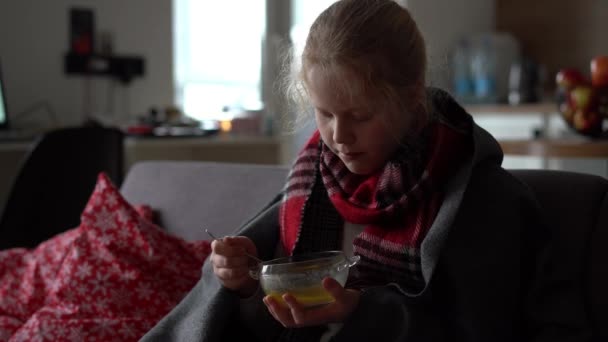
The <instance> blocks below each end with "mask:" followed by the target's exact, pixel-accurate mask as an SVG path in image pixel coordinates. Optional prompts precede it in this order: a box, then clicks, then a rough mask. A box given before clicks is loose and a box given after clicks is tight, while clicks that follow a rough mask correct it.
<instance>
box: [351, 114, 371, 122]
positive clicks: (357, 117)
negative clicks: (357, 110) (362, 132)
mask: <svg viewBox="0 0 608 342" xmlns="http://www.w3.org/2000/svg"><path fill="white" fill-rule="evenodd" d="M353 118H354V120H355V121H357V122H365V121H369V120H371V118H372V114H370V113H361V114H357V115H355V116H354V117H353Z"/></svg>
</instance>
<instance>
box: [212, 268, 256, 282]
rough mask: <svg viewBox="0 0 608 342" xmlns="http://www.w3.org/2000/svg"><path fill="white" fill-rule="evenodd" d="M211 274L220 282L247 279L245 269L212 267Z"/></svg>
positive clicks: (247, 271) (247, 275)
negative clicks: (220, 280)
mask: <svg viewBox="0 0 608 342" xmlns="http://www.w3.org/2000/svg"><path fill="white" fill-rule="evenodd" d="M213 273H215V275H216V276H217V277H218V278H220V279H222V280H236V279H239V280H240V279H243V278H245V277H249V269H247V268H223V267H214V270H213Z"/></svg>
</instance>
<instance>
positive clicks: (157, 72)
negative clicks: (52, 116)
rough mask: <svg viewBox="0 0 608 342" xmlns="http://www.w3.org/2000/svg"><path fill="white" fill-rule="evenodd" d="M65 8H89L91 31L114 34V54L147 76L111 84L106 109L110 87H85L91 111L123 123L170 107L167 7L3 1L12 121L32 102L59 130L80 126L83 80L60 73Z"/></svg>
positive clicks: (0, 41) (135, 0) (0, 35)
mask: <svg viewBox="0 0 608 342" xmlns="http://www.w3.org/2000/svg"><path fill="white" fill-rule="evenodd" d="M72 6H82V7H89V8H92V9H94V11H95V15H96V18H95V20H96V29H97V31H98V32H99V31H110V32H112V33H113V34H114V51H115V53H116V54H125V55H142V56H144V57H145V63H146V75H145V76H144V77H143V78H137V79H135V80H134V81H133V82H132V83H131V85H130V86H129V88H128V89H125V88H123V87H122V86H121V85H119V84H118V83H117V84H116V85H115V86H114V96H113V101H112V102H111V103H112V106H110V107H108V106H107V105H106V104H107V103H108V101H106V99H107V97H108V86H109V85H110V82H109V81H108V80H107V79H95V80H94V81H92V82H91V88H92V94H93V96H92V106H91V107H92V111H93V112H94V113H100V114H102V113H105V112H106V110H107V109H108V108H109V109H111V110H113V111H114V112H115V113H116V115H117V117H118V119H121V120H125V119H127V118H129V117H132V116H134V114H137V113H142V112H144V111H146V110H147V109H148V108H149V107H150V106H153V105H158V106H165V105H170V104H173V76H172V64H173V63H172V61H173V53H172V47H173V44H172V40H173V39H172V7H171V1H168V0H129V1H124V0H103V1H95V0H52V1H39V0H2V1H0V60H1V62H2V68H3V71H4V73H3V74H4V78H5V83H6V87H7V93H8V99H7V100H8V102H9V106H10V108H9V110H10V111H11V112H12V113H13V115H14V114H15V113H19V112H21V111H23V110H25V109H26V108H28V107H29V106H31V105H32V104H33V103H35V102H37V101H48V103H49V104H50V105H51V106H52V108H53V109H54V110H55V112H56V113H57V116H58V117H59V121H60V122H59V124H60V125H69V124H75V123H79V122H81V120H82V118H83V96H84V89H83V88H84V84H85V81H84V78H83V77H81V76H74V75H71V76H67V75H65V74H64V73H63V56H64V54H65V53H66V52H67V50H68V34H69V33H68V9H69V8H70V7H72ZM126 95H128V97H125V96H126ZM127 99H128V101H127ZM111 118H112V117H110V119H111ZM31 119H32V120H37V121H38V123H40V121H42V122H45V123H48V120H47V117H46V115H45V112H44V111H39V112H34V113H32V114H31ZM17 120H19V118H17ZM28 121H30V120H28Z"/></svg>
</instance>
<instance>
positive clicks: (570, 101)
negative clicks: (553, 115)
mask: <svg viewBox="0 0 608 342" xmlns="http://www.w3.org/2000/svg"><path fill="white" fill-rule="evenodd" d="M555 81H556V83H557V102H558V106H559V112H560V113H561V115H562V118H563V119H564V120H565V121H566V123H568V125H569V126H570V127H572V128H573V129H574V130H575V131H576V132H578V133H580V134H583V135H586V136H589V137H594V138H600V137H602V138H607V137H608V130H606V128H605V124H604V121H607V122H608V56H598V57H595V58H593V59H592V60H591V80H589V79H588V78H587V77H586V76H585V75H584V74H583V73H581V72H580V71H579V70H577V69H574V68H565V69H561V70H559V72H558V73H557V75H556V77H555Z"/></svg>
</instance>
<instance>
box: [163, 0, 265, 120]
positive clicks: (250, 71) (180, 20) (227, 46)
mask: <svg viewBox="0 0 608 342" xmlns="http://www.w3.org/2000/svg"><path fill="white" fill-rule="evenodd" d="M265 2H266V1H265V0H239V1H217V0H213V1H212V0H174V13H175V21H174V22H175V24H174V25H175V26H174V35H175V36H174V42H175V78H176V79H175V89H176V99H177V102H178V104H179V105H180V106H181V107H182V108H183V110H184V112H185V113H186V115H188V116H190V117H192V118H194V119H198V120H207V119H212V120H213V119H219V120H229V119H231V118H232V113H233V110H239V109H247V110H259V109H262V107H263V104H262V99H261V85H260V84H261V66H262V61H261V59H262V38H263V35H264V32H265V22H266V19H265V16H266V7H265Z"/></svg>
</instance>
